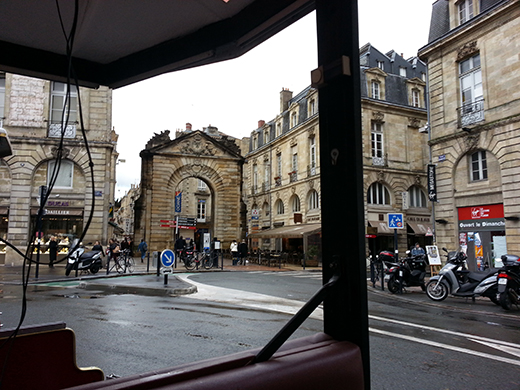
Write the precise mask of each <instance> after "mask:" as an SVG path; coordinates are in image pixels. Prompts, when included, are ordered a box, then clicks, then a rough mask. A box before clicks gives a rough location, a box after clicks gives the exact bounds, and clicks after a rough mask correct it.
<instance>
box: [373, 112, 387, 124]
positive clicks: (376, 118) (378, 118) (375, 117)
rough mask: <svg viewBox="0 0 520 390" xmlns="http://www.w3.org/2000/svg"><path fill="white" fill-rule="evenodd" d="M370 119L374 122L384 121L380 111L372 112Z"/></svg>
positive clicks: (383, 115)
mask: <svg viewBox="0 0 520 390" xmlns="http://www.w3.org/2000/svg"><path fill="white" fill-rule="evenodd" d="M372 119H373V120H374V121H376V122H383V120H384V119H385V114H383V113H382V112H381V111H373V112H372Z"/></svg>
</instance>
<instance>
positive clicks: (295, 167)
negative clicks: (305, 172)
mask: <svg viewBox="0 0 520 390" xmlns="http://www.w3.org/2000/svg"><path fill="white" fill-rule="evenodd" d="M291 154H292V162H291V168H292V171H293V172H298V149H297V147H296V146H293V147H292V148H291Z"/></svg>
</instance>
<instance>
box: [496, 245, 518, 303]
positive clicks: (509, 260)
mask: <svg viewBox="0 0 520 390" xmlns="http://www.w3.org/2000/svg"><path fill="white" fill-rule="evenodd" d="M501 259H502V263H503V264H504V267H503V268H501V269H500V271H499V273H498V301H499V302H500V306H502V307H503V308H504V309H505V310H511V306H512V305H513V304H514V305H517V306H518V304H519V303H520V257H518V256H515V255H503V256H502V257H501Z"/></svg>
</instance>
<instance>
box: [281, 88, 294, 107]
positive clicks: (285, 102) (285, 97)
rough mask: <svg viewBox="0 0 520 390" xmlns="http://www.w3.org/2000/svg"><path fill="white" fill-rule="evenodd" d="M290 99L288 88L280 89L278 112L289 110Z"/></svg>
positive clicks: (290, 94) (290, 93)
mask: <svg viewBox="0 0 520 390" xmlns="http://www.w3.org/2000/svg"><path fill="white" fill-rule="evenodd" d="M291 99H292V92H291V91H289V88H282V91H281V92H280V112H284V111H285V110H287V109H288V108H289V100H291Z"/></svg>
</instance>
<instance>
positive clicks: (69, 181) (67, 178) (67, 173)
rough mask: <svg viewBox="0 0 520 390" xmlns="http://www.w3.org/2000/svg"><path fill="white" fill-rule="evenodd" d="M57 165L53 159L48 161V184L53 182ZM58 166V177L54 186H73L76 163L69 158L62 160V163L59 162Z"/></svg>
mask: <svg viewBox="0 0 520 390" xmlns="http://www.w3.org/2000/svg"><path fill="white" fill-rule="evenodd" d="M55 166H56V161H55V160H51V161H49V162H48V163H47V185H50V184H51V180H52V175H53V174H54V175H56V172H54V167H55ZM58 166H59V171H58V175H57V177H56V181H55V182H54V188H72V186H73V175H74V163H73V162H72V161H69V160H61V163H60V164H58Z"/></svg>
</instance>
